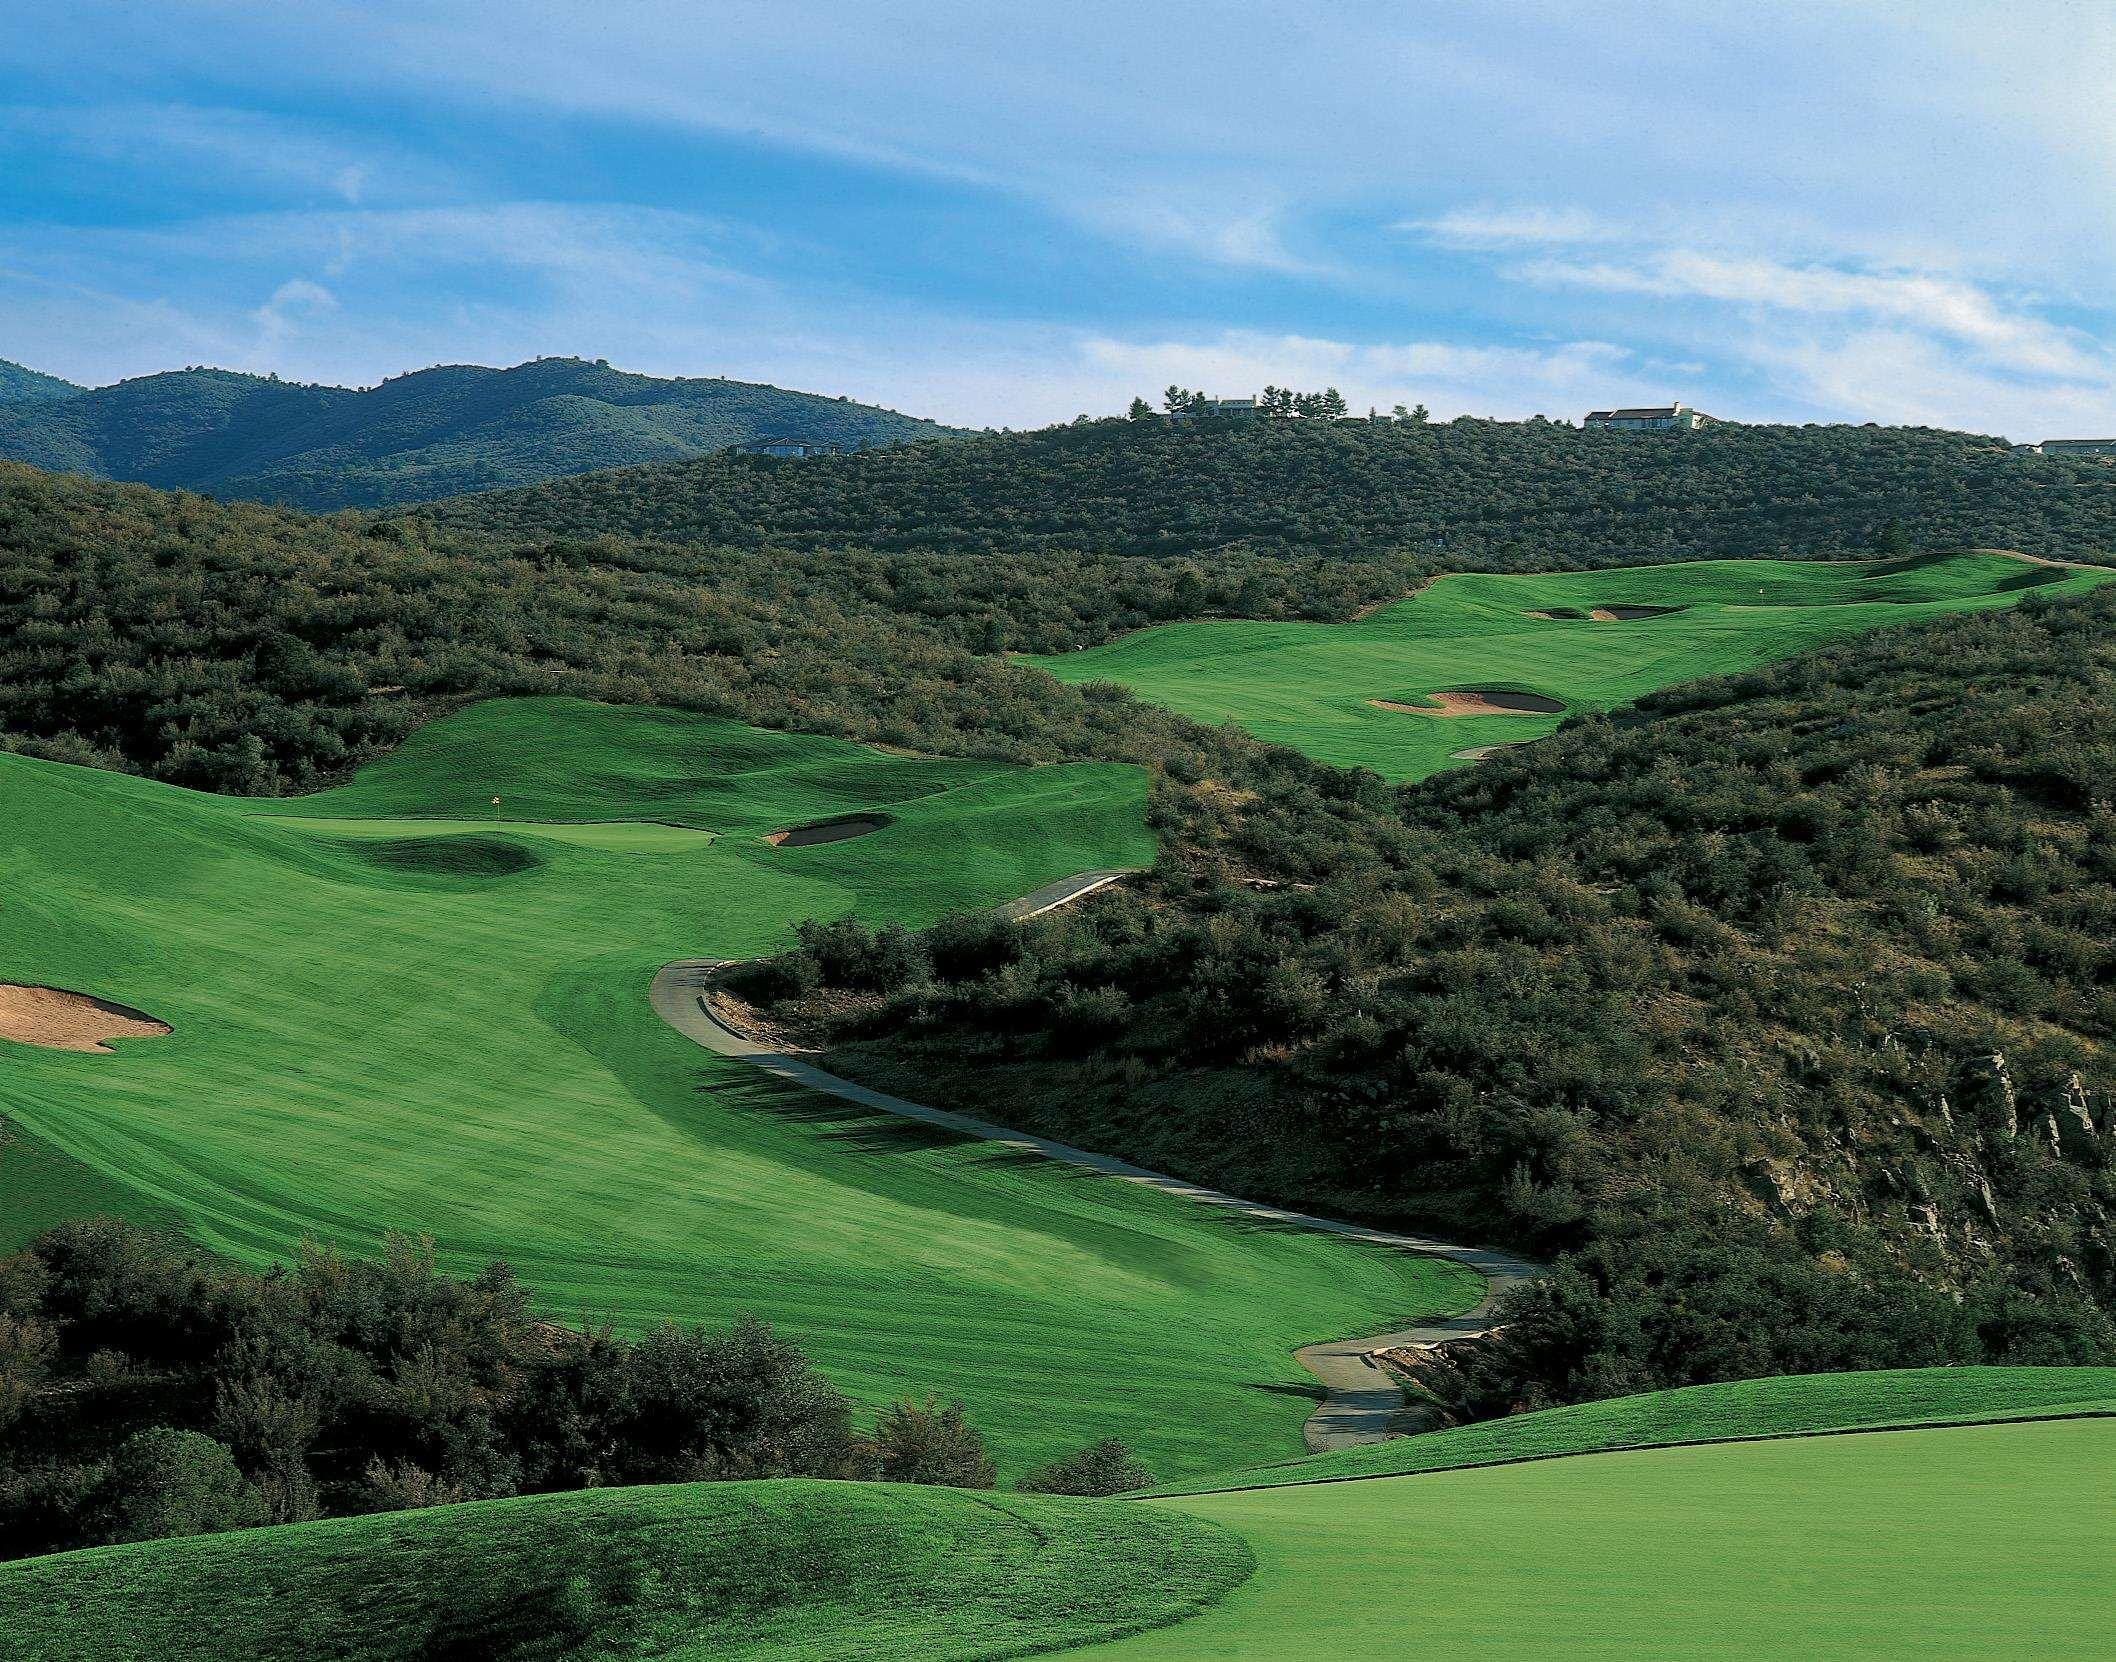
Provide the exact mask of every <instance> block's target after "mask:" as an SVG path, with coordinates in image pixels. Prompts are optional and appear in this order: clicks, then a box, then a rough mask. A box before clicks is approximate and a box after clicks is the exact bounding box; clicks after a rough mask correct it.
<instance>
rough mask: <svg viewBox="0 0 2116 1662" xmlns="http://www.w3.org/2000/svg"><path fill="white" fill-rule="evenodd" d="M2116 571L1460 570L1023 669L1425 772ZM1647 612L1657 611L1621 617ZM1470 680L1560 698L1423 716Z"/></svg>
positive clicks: (1377, 766)
mask: <svg viewBox="0 0 2116 1662" xmlns="http://www.w3.org/2000/svg"><path fill="white" fill-rule="evenodd" d="M2110 581H2116V569H2104V568H2084V567H2064V566H2055V565H2049V564H2043V563H2039V562H2035V561H2030V560H2026V559H2023V558H2021V557H2019V556H2017V555H2010V554H1998V553H1987V552H1978V553H1968V554H1948V555H1919V556H1916V557H1914V558H1911V559H1906V560H1894V561H1880V560H1875V561H1842V560H1840V561H1828V562H1820V561H1796V560H1701V561H1696V562H1693V563H1688V564H1683V565H1667V566H1631V567H1624V568H1621V569H1615V570H1608V571H1591V572H1571V573H1565V574H1561V575H1556V576H1510V577H1495V576H1482V575H1477V574H1462V575H1456V576H1450V577H1440V578H1436V579H1435V580H1434V581H1433V582H1432V583H1431V584H1429V585H1428V586H1427V587H1425V588H1424V589H1422V590H1420V591H1419V592H1418V593H1416V594H1414V595H1412V596H1410V597H1409V598H1408V599H1405V600H1399V601H1396V602H1394V603H1392V604H1390V605H1387V606H1383V607H1381V608H1379V609H1378V610H1376V611H1374V612H1372V613H1369V614H1368V615H1367V616H1365V617H1363V618H1361V619H1359V620H1358V621H1357V622H1355V623H1328V624H1325V623H1261V622H1253V621H1247V620H1240V619H1231V620H1222V621H1212V622H1199V623H1171V624H1164V625H1161V626H1159V627H1157V628H1153V629H1142V630H1140V631H1139V632H1138V633H1136V634H1132V635H1127V636H1125V637H1124V638H1122V639H1121V640H1116V641H1112V642H1110V643H1109V644H1108V645H1107V646H1099V647H1094V648H1091V649H1090V650H1088V651H1085V652H1069V653H1064V654H1060V655H1057V656H1052V657H1038V658H1027V659H1024V660H1023V661H1024V662H1027V663H1033V664H1037V665H1039V666H1041V667H1042V668H1044V669H1046V670H1048V671H1050V673H1051V674H1052V675H1054V676H1056V677H1057V678H1058V679H1059V680H1061V681H1067V682H1075V683H1077V682H1084V681H1114V682H1116V683H1117V684H1118V685H1120V686H1123V687H1128V688H1129V689H1130V690H1131V691H1132V692H1134V693H1136V694H1137V695H1138V696H1139V697H1141V698H1144V699H1149V700H1151V701H1152V702H1154V703H1156V704H1164V705H1166V706H1168V707H1169V708H1170V709H1173V710H1179V711H1181V712H1182V713H1183V714H1184V715H1187V716H1191V717H1193V718H1195V719H1196V720H1199V721H1204V722H1215V723H1217V722H1233V723H1235V724H1236V725H1238V726H1241V727H1244V728H1246V729H1248V731H1250V732H1251V733H1253V734H1255V735H1256V736H1257V737H1258V738H1260V739H1263V740H1266V741H1267V742H1269V743H1272V744H1283V745H1290V746H1291V747H1292V748H1294V749H1296V750H1300V751H1304V752H1305V753H1306V754H1308V755H1310V756H1313V757H1315V758H1316V759H1317V760H1319V761H1324V762H1331V763H1335V764H1337V765H1338V766H1341V767H1367V768H1372V769H1373V770H1374V771H1375V772H1377V773H1379V774H1381V775H1382V776H1383V777H1384V778H1386V779H1394V780H1411V779H1423V778H1425V777H1427V776H1428V775H1429V774H1434V773H1438V772H1439V771H1440V770H1441V769H1443V768H1447V767H1460V766H1464V765H1466V764H1467V763H1468V762H1469V761H1470V760H1473V759H1474V758H1473V757H1470V756H1466V755H1464V754H1463V753H1464V752H1475V751H1479V750H1483V749H1485V748H1486V747H1488V746H1493V745H1505V744H1514V743H1519V742H1521V741H1523V740H1527V739H1535V738H1540V737H1542V736H1543V735H1544V734H1546V733H1549V732H1551V731H1553V730H1554V729H1555V728H1556V727H1557V726H1558V724H1559V723H1560V722H1561V721H1563V720H1564V719H1565V715H1566V714H1568V713H1575V712H1584V711H1589V710H1608V709H1614V708H1615V707H1617V706H1618V705H1622V704H1628V703H1631V702H1633V701H1634V700H1636V699H1639V698H1643V697H1644V696H1645V695H1646V694H1647V693H1650V692H1656V691H1658V690H1659V689H1660V688H1662V687H1669V686H1674V685H1675V684H1676V683H1678V682H1682V681H1696V680H1701V679H1703V678H1705V677H1707V676H1713V675H1730V674H1736V673H1739V672H1740V671H1742V670H1747V669H1754V668H1756V667H1757V666H1758V665H1761V664H1768V663H1775V662H1776V661H1778V660H1779V659H1782V658H1790V657H1792V656H1794V655H1795V654H1797V653H1801V652H1805V651H1808V650H1810V649H1812V648H1814V647H1818V646H1823V645H1826V644H1828V643H1829V642H1831V641H1835V640H1841V639H1843V638H1844V637H1845V636H1848V635H1854V634H1858V633H1860V632H1861V631H1864V630H1868V629H1877V628H1881V627H1883V626H1885V625H1889V624H1897V623H1914V622H1917V621H1920V620H1921V619H1926V618H1932V617H1938V616H1942V615H1944V614H1946V613H1950V612H1963V611H1975V610H1987V609H1991V608H1995V607H2004V606H2011V605H2013V604H2015V603H2017V602H2018V601H2020V600H2021V599H2023V598H2024V597H2025V596H2028V595H2031V594H2032V595H2042V596H2046V597H2049V598H2053V599H2055V598H2060V597H2063V596H2067V595H2078V594H2083V593H2085V592H2086V591H2087V590H2089V589H2091V588H2093V587H2095V586H2097V585H2098V584H2101V583H2106V582H2110ZM1639 612H1643V613H1647V614H1650V615H1644V616H1630V617H1625V616H1623V615H1622V614H1626V613H1639ZM1596 613H1604V614H1608V615H1607V616H1604V617H1600V618H1598V617H1597V616H1596V615H1595V614H1596ZM1456 690H1472V691H1482V692H1487V693H1501V694H1527V695H1531V698H1532V700H1534V701H1536V702H1539V703H1555V704H1557V705H1558V706H1560V707H1561V708H1560V709H1559V710H1558V711H1556V712H1547V711H1546V712H1543V713H1537V712H1534V711H1530V712H1517V711H1509V712H1507V713H1504V714H1475V713H1472V714H1444V713H1435V714H1423V713H1420V711H1421V710H1424V709H1426V708H1433V709H1435V710H1438V709H1440V708H1441V706H1439V705H1435V704H1434V701H1433V697H1432V695H1434V694H1436V693H1444V692H1449V691H1456ZM1389 706H1396V707H1395V708H1390V707H1389Z"/></svg>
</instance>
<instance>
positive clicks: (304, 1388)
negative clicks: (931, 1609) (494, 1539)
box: [0, 1219, 993, 1557]
mask: <svg viewBox="0 0 2116 1662" xmlns="http://www.w3.org/2000/svg"><path fill="white" fill-rule="evenodd" d="M992 1476H993V1474H992V1464H991V1462H990V1460H989V1459H987V1458H986V1457H985V1453H984V1445H983V1443H982V1441H981V1440H980V1439H979V1437H978V1435H977V1433H976V1431H975V1430H974V1429H972V1428H971V1427H970V1426H969V1425H968V1424H967V1423H965V1421H964V1419H963V1414H962V1410H961V1408H960V1406H959V1405H953V1404H949V1405H938V1404H935V1403H933V1402H931V1401H930V1400H929V1401H928V1402H927V1403H926V1404H925V1405H924V1406H923V1407H918V1406H915V1405H913V1404H910V1403H899V1404H897V1405H896V1406H895V1407H894V1408H892V1409H890V1410H888V1411H887V1412H885V1413H884V1414H882V1415H881V1417H880V1419H879V1421H878V1423H877V1424H876V1426H875V1429H874V1431H873V1433H872V1434H871V1435H870V1434H865V1433H862V1432H860V1431H859V1430H857V1429H856V1428H855V1426H854V1423H853V1415H852V1408H851V1405H850V1404H849V1403H848V1402H847V1401H846V1400H845V1398H844V1397H843V1396H841V1395H840V1394H839V1393H838V1392H837V1390H836V1389H835V1388H834V1387H832V1386H831V1384H830V1383H829V1381H828V1380H826V1379H824V1378H823V1377H822V1375H820V1374H819V1373H817V1372H816V1371H815V1369H814V1368H812V1367H811V1366H810V1365H809V1363H808V1360H807V1358H806V1357H805V1356H803V1354H802V1353H801V1351H800V1349H799V1347H797V1346H795V1345H793V1344H792V1343H790V1342H788V1341H787V1340H784V1339H781V1338H779V1337H778V1336H777V1335H775V1334H774V1333H773V1332H772V1330H771V1329H770V1328H769V1327H768V1326H766V1325H765V1324H764V1323H762V1322H760V1321H756V1320H754V1319H751V1318H748V1317H744V1318H742V1319H740V1320H738V1321H736V1322H735V1324H734V1325H733V1326H732V1327H730V1328H728V1329H727V1330H725V1331H719V1332H716V1331H712V1330H709V1329H705V1328H679V1327H676V1326H674V1325H667V1324H665V1325H663V1326H660V1327H657V1328H653V1329H650V1330H649V1331H648V1332H646V1333H645V1334H643V1335H641V1336H640V1337H638V1338H636V1339H627V1338H622V1337H619V1336H617V1335H615V1334H613V1333H611V1332H610V1331H608V1330H607V1329H588V1330H585V1331H578V1332H575V1331H568V1330H565V1329H561V1328H556V1327H552V1326H550V1325H549V1324H547V1323H544V1322H541V1321H538V1320H536V1319H535V1318H534V1317H533V1316H532V1315H531V1313H530V1307H529V1295H528V1292H527V1291H526V1289H524V1288H523V1287H522V1286H521V1285H520V1284H519V1283H517V1282H516V1280H515V1279H514V1276H513V1274H512V1272H511V1271H510V1270H509V1269H508V1268H507V1266H506V1265H505V1264H498V1263H496V1264H492V1265H489V1266H488V1267H487V1268H486V1269H484V1270H483V1271H481V1272H480V1273H479V1274H477V1275H476V1276H473V1277H471V1278H469V1279H467V1280H466V1279H459V1278H456V1277H453V1276H449V1275H445V1274H443V1273H442V1272H441V1271H440V1270H439V1269H437V1268H436V1265H435V1260H434V1251H433V1246H432V1243H431V1242H429V1241H425V1240H415V1239H412V1238H409V1237H406V1236H401V1235H392V1236H391V1237H389V1238H388V1240H387V1242H386V1245H385V1249H384V1253H383V1256H382V1258H381V1260H380V1261H379V1262H372V1263H371V1262H363V1261H359V1260H354V1259H349V1258H345V1257H342V1256H340V1255H339V1254H338V1253H336V1252H335V1251H331V1250H328V1249H325V1248H320V1247H313V1246H312V1247H307V1248H304V1250H303V1251H302V1253H301V1255H300V1257H299V1259H298V1260H297V1261H296V1262H295V1263H294V1264H292V1265H289V1266H282V1265H274V1266H273V1267H272V1268H271V1269H269V1270H267V1271H265V1272H264V1273H262V1274H257V1273H253V1272H251V1271H248V1270H244V1269H241V1268H238V1267H236V1266H233V1265H228V1264H223V1263H219V1262H216V1261H214V1260H212V1259H209V1258H206V1257H204V1256H202V1255H199V1254H197V1253H195V1252H193V1251H191V1250H190V1249H188V1248H185V1247H182V1246H180V1245H172V1244H170V1243H168V1242H166V1241H163V1240H161V1239H159V1238H157V1237H155V1236H152V1235H150V1234H147V1233H146V1232H144V1231H141V1230H138V1229H135V1228H132V1227H130V1226H128V1225H125V1224H121V1223H115V1222H111V1221H109V1220H105V1219H90V1220H86V1221H80V1222H73V1223H67V1224H64V1225H61V1226H60V1227H59V1228H57V1229H54V1230H52V1231H50V1232H49V1233H48V1234H46V1235H43V1236H41V1237H40V1238H39V1239H38V1240H37V1241H36V1242H34V1243H33V1244H32V1245H30V1246H29V1247H26V1248H24V1249H23V1250H22V1251H20V1252H16V1253H14V1254H12V1255H10V1256H8V1257H5V1258H0V1556H6V1557H20V1556H23V1555H25V1554H30V1553H39V1552H53V1551H59V1550H62V1549H65V1548H69V1547H79V1546H95V1545H101V1544H104V1543H109V1542H118V1541H140V1540H152V1539H157V1538H160V1537H164V1536H172V1535H197V1534H207V1533H212V1532H214V1531H218V1530H226V1529H242V1528H248V1527H251V1526H253V1525H259V1524H271V1523H294V1522H301V1521H304V1520H307V1519H312V1518H322V1517H339V1516H345V1515H348V1514H357V1513H368V1512H386V1511H397V1510H403V1509H407V1508H415V1507H422V1506H431V1505H437V1504H441V1503H444V1502H452V1501H460V1500H484V1499H494V1498H499V1497H503V1496H509V1495H518V1494H535V1493H542V1492H548V1491H553V1490H572V1489H593V1488H602V1487H605V1486H609V1485H615V1484H631V1483H686V1482H697V1481H702V1480H709V1479H720V1478H773V1477H841V1478H886V1479H888V1480H890V1481H893V1482H899V1483H933V1484H952V1485H955V1486H958V1487H968V1488H990V1487H991V1485H992Z"/></svg>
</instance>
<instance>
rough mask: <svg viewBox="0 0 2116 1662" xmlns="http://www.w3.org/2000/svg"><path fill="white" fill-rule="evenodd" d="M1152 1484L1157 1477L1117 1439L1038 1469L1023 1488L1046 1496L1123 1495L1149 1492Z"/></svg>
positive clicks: (1102, 1442)
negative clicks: (1137, 1491)
mask: <svg viewBox="0 0 2116 1662" xmlns="http://www.w3.org/2000/svg"><path fill="white" fill-rule="evenodd" d="M1153 1482H1154V1474H1153V1473H1152V1472H1150V1471H1148V1470H1147V1469H1146V1468H1145V1467H1144V1466H1142V1465H1140V1464H1139V1462H1138V1461H1137V1460H1134V1459H1133V1458H1132V1453H1131V1450H1130V1449H1128V1448H1126V1447H1125V1446H1124V1445H1123V1443H1121V1442H1119V1441H1118V1440H1117V1439H1116V1438H1115V1437H1105V1438H1103V1439H1102V1441H1101V1442H1099V1443H1090V1444H1089V1445H1088V1446H1087V1447H1086V1448H1084V1449H1081V1450H1080V1451H1079V1452H1078V1453H1077V1454H1068V1455H1066V1456H1064V1457H1063V1458H1062V1459H1058V1460H1053V1461H1052V1462H1051V1463H1050V1464H1049V1465H1048V1466H1041V1467H1038V1468H1037V1469H1036V1470H1035V1471H1033V1472H1030V1473H1029V1474H1028V1476H1026V1477H1024V1478H1023V1479H1022V1480H1021V1485H1020V1486H1021V1487H1022V1488H1024V1489H1027V1490H1030V1491H1032V1492H1033V1493H1036V1494H1043V1495H1122V1494H1128V1493H1129V1492H1130V1491H1132V1490H1134V1489H1150V1488H1152V1487H1153Z"/></svg>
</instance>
